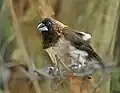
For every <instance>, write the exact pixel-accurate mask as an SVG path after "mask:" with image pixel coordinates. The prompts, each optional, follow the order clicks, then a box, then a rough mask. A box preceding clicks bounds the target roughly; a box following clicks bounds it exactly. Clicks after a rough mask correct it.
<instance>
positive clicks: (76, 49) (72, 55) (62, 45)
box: [37, 18, 103, 67]
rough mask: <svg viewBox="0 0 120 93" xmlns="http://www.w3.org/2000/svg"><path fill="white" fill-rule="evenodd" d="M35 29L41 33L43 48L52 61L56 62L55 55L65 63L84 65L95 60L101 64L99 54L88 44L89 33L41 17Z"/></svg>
mask: <svg viewBox="0 0 120 93" xmlns="http://www.w3.org/2000/svg"><path fill="white" fill-rule="evenodd" d="M37 29H38V31H39V32H41V34H42V39H43V49H44V50H45V51H46V52H47V53H48V54H49V56H50V58H51V60H52V61H53V62H54V63H57V62H56V61H57V60H56V58H55V56H56V55H57V56H58V58H59V59H60V60H61V61H62V62H64V63H65V64H70V63H74V62H79V63H81V66H82V67H84V66H85V65H86V64H87V63H90V62H97V63H98V64H100V65H101V66H102V65H103V62H102V59H101V58H100V56H99V55H98V54H97V53H96V52H95V51H94V49H93V48H92V47H91V46H90V40H91V35H90V34H88V33H85V32H80V31H77V30H74V29H72V28H70V27H68V26H67V25H64V24H63V23H62V22H60V21H57V20H55V19H53V18H45V19H43V20H42V21H41V22H40V23H39V24H38V26H37ZM81 66H80V67H81Z"/></svg>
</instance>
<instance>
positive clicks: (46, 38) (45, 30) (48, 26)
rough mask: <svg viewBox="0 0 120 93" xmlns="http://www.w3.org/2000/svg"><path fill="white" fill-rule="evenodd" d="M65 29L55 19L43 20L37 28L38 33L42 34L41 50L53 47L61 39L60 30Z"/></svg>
mask: <svg viewBox="0 0 120 93" xmlns="http://www.w3.org/2000/svg"><path fill="white" fill-rule="evenodd" d="M65 27H67V26H66V25H64V24H63V23H61V22H59V21H57V20H55V19H52V18H45V19H43V20H42V21H41V22H40V23H39V24H38V26H37V29H38V31H39V32H41V34H42V39H43V48H44V49H45V48H48V47H50V46H53V45H54V44H55V43H56V42H57V41H58V40H59V38H60V37H61V35H62V29H63V28H65Z"/></svg>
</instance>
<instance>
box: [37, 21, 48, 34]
mask: <svg viewBox="0 0 120 93" xmlns="http://www.w3.org/2000/svg"><path fill="white" fill-rule="evenodd" d="M37 29H38V31H41V32H42V31H48V28H47V26H45V25H44V24H43V23H40V24H39V25H38V26H37Z"/></svg>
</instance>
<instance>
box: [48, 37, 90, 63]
mask: <svg viewBox="0 0 120 93" xmlns="http://www.w3.org/2000/svg"><path fill="white" fill-rule="evenodd" d="M46 52H47V53H48V54H49V56H50V58H51V59H52V61H53V62H55V63H56V61H57V60H56V58H55V55H57V56H58V57H59V59H60V60H61V61H62V62H64V63H68V64H70V63H73V62H76V61H80V62H81V63H82V64H84V62H85V61H86V56H88V53H87V52H85V51H82V50H79V49H76V48H75V47H74V46H73V45H71V43H70V42H69V41H67V40H66V39H65V38H64V37H62V38H60V39H59V41H58V43H56V45H55V46H53V47H50V48H48V49H46Z"/></svg>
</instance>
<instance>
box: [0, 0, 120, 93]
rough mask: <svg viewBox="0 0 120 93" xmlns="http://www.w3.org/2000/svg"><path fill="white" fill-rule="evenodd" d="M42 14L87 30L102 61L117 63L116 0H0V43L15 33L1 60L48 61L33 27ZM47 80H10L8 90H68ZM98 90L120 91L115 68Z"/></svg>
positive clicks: (119, 22) (119, 6)
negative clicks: (50, 83) (53, 87)
mask: <svg viewBox="0 0 120 93" xmlns="http://www.w3.org/2000/svg"><path fill="white" fill-rule="evenodd" d="M46 17H53V18H55V19H57V20H59V21H61V22H63V23H64V24H66V25H68V26H70V27H72V28H74V29H77V30H79V31H84V32H88V33H90V34H91V35H92V41H91V45H92V47H93V48H94V49H95V50H96V51H97V53H98V54H99V55H100V56H101V57H102V58H103V59H104V61H105V62H106V63H112V62H113V63H116V64H117V65H118V66H119V65H120V61H119V60H120V0H0V46H2V44H3V42H4V41H5V40H7V39H8V37H9V36H13V35H15V36H16V37H15V39H13V40H11V42H10V43H9V46H8V47H7V49H6V52H5V54H4V56H3V59H4V60H5V62H6V61H7V60H10V59H15V60H19V62H20V63H24V64H27V65H28V67H29V66H31V65H32V64H31V61H32V60H34V62H35V65H36V67H37V68H41V67H44V66H46V65H47V64H48V63H49V64H51V61H50V59H49V57H48V55H47V54H46V53H45V52H44V51H43V49H42V43H41V42H42V41H41V36H40V34H39V32H37V29H36V26H37V24H38V23H39V21H40V20H42V19H43V18H46ZM16 72H17V73H19V71H14V73H16ZM14 73H12V74H11V77H12V76H14ZM49 82H50V81H41V82H39V83H40V85H39V84H38V82H37V81H36V82H33V84H31V81H29V80H11V81H10V82H9V86H10V93H35V92H36V93H37V92H38V93H68V92H67V90H66V88H64V87H61V88H60V89H59V91H53V90H51V88H50V86H49ZM33 85H34V86H35V89H34V88H33ZM36 90H37V91H36ZM2 91H3V90H2V88H1V93H2ZM85 93H89V92H85ZM100 93H120V72H119V71H118V72H114V73H111V74H110V80H109V81H108V82H107V83H105V84H104V85H103V86H102V87H101V89H100Z"/></svg>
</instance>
